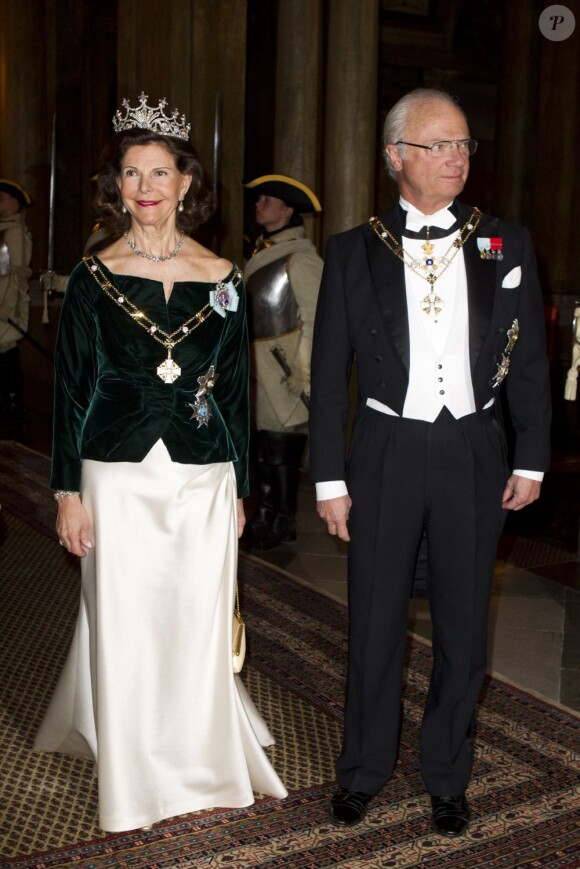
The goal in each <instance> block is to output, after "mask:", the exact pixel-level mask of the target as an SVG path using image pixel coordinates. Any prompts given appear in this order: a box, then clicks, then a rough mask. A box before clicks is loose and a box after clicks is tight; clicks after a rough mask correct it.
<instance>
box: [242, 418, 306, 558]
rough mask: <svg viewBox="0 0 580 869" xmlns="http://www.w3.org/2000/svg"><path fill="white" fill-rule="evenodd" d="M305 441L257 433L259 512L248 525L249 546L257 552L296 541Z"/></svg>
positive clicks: (291, 435)
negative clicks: (301, 467) (299, 484)
mask: <svg viewBox="0 0 580 869" xmlns="http://www.w3.org/2000/svg"><path fill="white" fill-rule="evenodd" d="M306 440H307V438H306V435H305V434H298V433H295V432H274V431H266V430H262V431H259V432H257V438H256V443H257V450H256V462H255V465H254V483H255V489H256V499H257V508H256V512H255V513H254V516H253V517H252V519H251V521H250V522H249V523H248V524H249V530H248V536H249V542H250V545H251V546H252V547H253V548H255V549H262V550H266V549H274V547H276V546H278V545H279V544H280V543H294V541H295V540H296V508H297V501H298V479H299V472H300V464H301V461H302V456H303V454H304V448H305V446H306Z"/></svg>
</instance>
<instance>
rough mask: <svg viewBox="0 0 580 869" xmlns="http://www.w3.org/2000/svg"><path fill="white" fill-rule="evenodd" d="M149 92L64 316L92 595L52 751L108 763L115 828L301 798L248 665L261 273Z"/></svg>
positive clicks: (61, 353) (67, 479)
mask: <svg viewBox="0 0 580 869" xmlns="http://www.w3.org/2000/svg"><path fill="white" fill-rule="evenodd" d="M139 99H140V100H141V103H140V105H139V106H138V107H137V108H131V106H130V105H129V104H128V103H127V101H124V103H123V105H124V108H125V113H124V114H122V113H121V112H120V111H118V112H117V113H116V115H115V118H114V121H113V124H114V129H115V135H114V136H113V138H112V140H111V142H110V143H109V145H108V147H107V148H106V149H105V152H104V155H103V159H102V165H101V168H100V171H99V181H98V185H99V192H98V195H97V203H98V205H99V206H100V211H101V215H100V217H101V220H102V221H103V222H105V223H106V225H107V226H108V227H109V228H110V229H111V232H113V233H119V231H120V232H121V233H122V234H121V236H120V238H119V239H118V240H117V241H116V242H114V243H113V244H111V246H110V247H108V248H106V249H105V250H104V251H103V252H102V253H100V254H99V255H98V256H96V255H94V256H92V257H88V258H85V259H84V260H83V261H82V262H81V263H80V264H79V265H78V266H77V267H76V268H75V270H74V271H73V273H72V275H71V278H70V281H69V284H68V289H67V292H66V295H65V299H64V303H63V307H62V314H61V322H60V328H59V337H58V343H57V349H56V387H55V410H54V451H53V465H52V479H51V485H52V487H53V488H54V489H55V490H56V491H55V493H54V496H55V499H56V500H57V503H58V518H57V532H58V536H59V539H60V542H61V544H62V545H63V546H65V547H66V549H67V550H68V551H69V552H72V553H74V554H75V555H78V556H80V557H81V559H82V562H81V564H82V594H81V603H80V611H79V617H78V621H77V626H76V631H75V635H74V638H73V642H72V647H71V650H70V653H69V657H68V659H67V662H66V664H65V667H64V670H63V673H62V675H61V677H60V680H59V682H58V685H57V688H56V691H55V694H54V697H53V699H52V702H51V704H50V706H49V709H48V712H47V714H46V717H45V719H44V721H43V723H42V726H41V728H40V731H39V733H38V736H37V739H36V743H35V747H36V748H38V749H41V750H48V751H61V752H66V753H69V754H73V755H76V756H80V757H87V758H94V759H95V760H96V761H97V772H98V784H99V819H100V825H101V827H102V828H103V829H105V830H110V831H121V830H128V829H134V828H138V827H144V826H148V825H151V824H152V823H155V822H156V821H160V820H162V819H163V818H168V817H171V816H174V815H181V814H184V813H186V812H192V811H195V810H198V809H204V808H210V807H214V806H224V807H225V806H227V807H236V806H247V805H249V804H251V803H252V802H253V791H258V792H261V793H266V794H270V795H273V796H276V797H280V798H281V797H284V796H285V795H286V791H285V789H284V786H283V785H282V783H281V782H280V780H279V778H278V776H277V775H276V773H275V772H274V770H273V769H272V767H271V766H270V764H269V761H268V760H267V758H266V755H265V754H264V752H263V750H262V748H261V747H260V746H261V745H267V744H270V743H271V742H272V739H271V737H270V734H269V733H268V731H267V728H266V727H265V725H264V723H263V721H262V720H261V719H260V717H259V715H258V714H257V712H256V710H255V708H254V707H253V705H252V703H251V700H250V698H249V697H248V695H247V693H246V692H245V690H244V688H243V685H242V683H241V681H239V680H237V679H236V678H235V677H234V673H233V668H232V609H233V602H234V597H235V572H236V562H237V542H238V541H237V538H238V536H239V535H240V534H241V531H242V529H243V525H244V510H243V501H242V498H244V497H245V496H246V495H247V494H248V479H247V449H248V347H247V332H246V319H245V298H244V286H243V279H242V275H241V273H240V271H239V270H238V269H237V267H236V266H235V265H232V263H230V262H228V261H227V260H224V259H221V258H219V257H217V256H216V255H215V254H213V253H212V252H211V251H209V250H207V249H205V248H204V247H202V246H201V245H200V244H198V243H197V242H195V241H193V240H192V239H191V238H190V237H189V236H188V234H187V233H188V232H190V231H191V230H192V229H193V228H194V227H195V226H196V225H198V224H199V223H200V222H201V221H202V220H204V219H206V218H207V217H208V216H209V214H210V211H211V208H210V202H209V198H210V197H209V196H208V193H207V192H206V188H205V186H204V184H203V173H202V170H201V167H200V165H199V163H198V161H197V158H196V156H195V154H194V152H193V149H192V147H191V145H190V144H189V136H188V133H189V125H186V123H185V119H184V118H183V116H181V117H180V116H178V114H177V111H175V112H174V113H173V115H166V114H165V112H164V108H165V105H166V102H165V100H161V102H160V103H159V106H158V107H155V108H152V107H149V106H148V105H147V103H146V100H147V96H146V95H145V94H141V96H140V98H139Z"/></svg>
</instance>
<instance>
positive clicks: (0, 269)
mask: <svg viewBox="0 0 580 869" xmlns="http://www.w3.org/2000/svg"><path fill="white" fill-rule="evenodd" d="M5 236H6V230H2V232H0V277H3V276H4V275H9V274H10V251H9V250H8V245H7V244H6V241H5Z"/></svg>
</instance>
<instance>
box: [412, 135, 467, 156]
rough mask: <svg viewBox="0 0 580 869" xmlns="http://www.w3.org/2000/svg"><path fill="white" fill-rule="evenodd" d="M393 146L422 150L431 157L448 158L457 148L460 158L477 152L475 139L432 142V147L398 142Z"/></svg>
mask: <svg viewBox="0 0 580 869" xmlns="http://www.w3.org/2000/svg"><path fill="white" fill-rule="evenodd" d="M395 145H411V146H412V147H413V148H423V149H424V150H425V151H429V153H430V154H431V156H432V157H449V155H450V154H452V153H453V151H454V149H455V148H457V151H458V153H459V154H461V156H462V157H472V156H473V154H475V152H476V151H477V145H478V142H477V141H476V140H475V139H454V140H453V141H452V142H449V141H443V142H433V144H432V145H418V144H417V143H416V142H403V140H402V139H401V140H399V141H398V142H395Z"/></svg>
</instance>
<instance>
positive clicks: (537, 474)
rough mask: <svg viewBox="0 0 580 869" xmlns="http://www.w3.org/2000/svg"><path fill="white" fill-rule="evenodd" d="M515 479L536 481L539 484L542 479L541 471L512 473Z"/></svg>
mask: <svg viewBox="0 0 580 869" xmlns="http://www.w3.org/2000/svg"><path fill="white" fill-rule="evenodd" d="M513 473H514V474H515V475H516V477H525V478H526V479H527V480H537V482H538V483H541V482H542V480H543V479H544V472H543V471H520V470H518V471H513Z"/></svg>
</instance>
